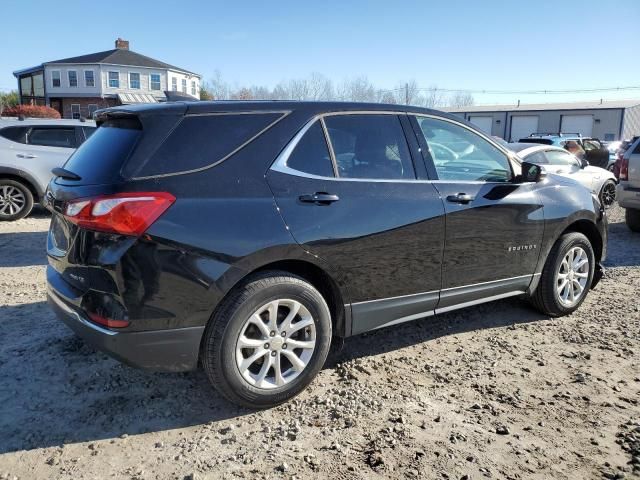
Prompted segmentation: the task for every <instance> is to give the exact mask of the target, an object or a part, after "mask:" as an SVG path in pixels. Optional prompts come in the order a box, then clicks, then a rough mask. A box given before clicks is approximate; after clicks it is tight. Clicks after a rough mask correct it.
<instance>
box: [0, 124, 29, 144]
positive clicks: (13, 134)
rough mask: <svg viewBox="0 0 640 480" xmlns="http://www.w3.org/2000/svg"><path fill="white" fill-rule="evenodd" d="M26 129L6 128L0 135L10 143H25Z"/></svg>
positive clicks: (0, 131)
mask: <svg viewBox="0 0 640 480" xmlns="http://www.w3.org/2000/svg"><path fill="white" fill-rule="evenodd" d="M27 130H29V128H28V127H7V128H3V129H2V130H0V135H1V136H3V137H4V138H6V139H7V140H11V141H12V142H18V143H27Z"/></svg>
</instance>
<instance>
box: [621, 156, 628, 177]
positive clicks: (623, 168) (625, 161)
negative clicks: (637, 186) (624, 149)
mask: <svg viewBox="0 0 640 480" xmlns="http://www.w3.org/2000/svg"><path fill="white" fill-rule="evenodd" d="M619 180H629V159H628V158H625V157H624V156H623V157H622V160H620V177H619Z"/></svg>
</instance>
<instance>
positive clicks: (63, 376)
mask: <svg viewBox="0 0 640 480" xmlns="http://www.w3.org/2000/svg"><path fill="white" fill-rule="evenodd" d="M499 303H500V304H501V305H499V306H496V305H494V306H492V307H487V306H486V305H481V306H478V307H474V308H470V309H466V310H462V311H459V312H456V313H448V314H445V315H442V316H440V317H435V318H434V317H432V318H428V319H423V320H418V321H415V322H409V323H407V324H404V325H400V326H396V327H392V328H388V329H382V330H379V331H377V332H373V333H369V334H365V335H361V336H358V337H353V338H350V339H348V340H347V341H346V344H345V346H344V348H343V349H342V350H341V351H339V352H337V353H336V354H334V355H332V357H331V358H330V360H329V361H328V362H327V365H326V366H325V368H333V367H334V366H335V363H336V362H343V361H346V360H349V359H352V358H357V357H363V356H371V355H377V354H380V353H385V352H390V351H393V350H398V349H401V348H404V347H407V346H409V345H414V344H417V343H420V342H428V341H430V340H434V339H437V338H440V337H443V336H448V335H455V334H458V333H462V332H467V331H470V330H477V329H485V328H499V327H504V326H508V325H513V324H516V323H526V322H535V321H537V320H540V319H543V318H546V317H544V316H543V315H540V314H539V313H536V312H534V311H533V310H531V309H529V308H527V307H526V306H523V305H524V304H523V303H522V302H518V301H516V300H506V301H501V302H499ZM0 325H2V326H3V330H4V333H3V335H2V336H0V364H2V365H3V367H2V369H1V370H0V382H1V384H2V386H3V388H2V389H1V390H0V405H1V406H0V453H6V452H10V451H16V450H22V449H33V448H45V447H51V446H57V445H61V444H63V443H75V442H87V441H94V440H101V439H108V438H115V437H121V436H122V435H125V434H126V435H135V434H140V433H146V432H155V431H164V430H170V429H175V428H183V427H188V426H193V425H201V424H206V423H215V422H218V421H221V420H224V419H230V418H238V417H242V416H244V415H247V414H250V413H252V410H249V409H245V408H240V407H237V406H235V405H233V404H232V403H230V402H228V401H226V400H225V399H223V398H222V397H221V396H220V395H218V393H217V392H215V390H214V389H213V388H212V387H211V386H210V385H209V383H208V382H207V378H206V376H205V374H204V372H203V371H202V370H199V371H196V372H191V373H167V374H162V373H151V372H145V371H140V370H136V369H133V368H129V367H127V366H125V365H122V364H120V363H119V362H117V361H115V360H113V359H111V358H109V357H107V356H106V355H104V354H103V353H100V352H97V351H95V350H94V349H93V348H91V347H90V346H88V345H87V344H86V343H85V342H84V341H82V340H81V339H80V338H78V337H77V336H75V335H74V334H73V333H72V332H71V331H70V330H68V329H67V327H66V326H65V325H64V324H62V323H61V322H60V321H58V320H57V319H56V318H55V316H54V315H53V313H52V312H51V311H50V310H49V308H48V306H47V304H46V302H38V303H31V304H24V305H4V306H0Z"/></svg>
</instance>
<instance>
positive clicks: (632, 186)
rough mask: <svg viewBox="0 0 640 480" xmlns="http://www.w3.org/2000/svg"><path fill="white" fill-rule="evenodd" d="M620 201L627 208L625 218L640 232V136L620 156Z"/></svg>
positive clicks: (631, 226) (633, 228)
mask: <svg viewBox="0 0 640 480" xmlns="http://www.w3.org/2000/svg"><path fill="white" fill-rule="evenodd" d="M619 178H620V184H619V185H618V189H617V195H618V203H619V204H620V206H621V207H623V208H624V209H625V220H626V223H627V225H628V226H629V228H630V229H631V230H633V231H634V232H640V137H636V139H635V141H634V142H633V143H632V144H631V145H629V146H628V147H627V148H626V150H625V151H624V153H623V154H622V156H621V158H620V174H619Z"/></svg>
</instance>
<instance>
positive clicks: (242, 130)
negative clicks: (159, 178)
mask: <svg viewBox="0 0 640 480" xmlns="http://www.w3.org/2000/svg"><path fill="white" fill-rule="evenodd" d="M280 117H282V114H281V113H262V114H260V113H256V114H236V115H234V114H226V115H204V116H192V117H185V118H184V119H183V120H182V121H181V122H180V124H179V125H178V127H177V128H176V129H175V130H174V131H173V133H172V134H171V136H170V137H169V138H168V139H167V140H165V142H164V143H163V144H162V145H161V146H160V148H158V150H157V151H156V152H155V153H154V154H153V156H152V157H151V159H149V161H148V162H147V163H146V165H144V166H143V167H142V169H141V170H140V171H139V172H137V173H136V174H135V176H137V177H147V176H153V175H163V174H167V173H178V172H186V171H189V170H194V169H198V168H203V167H207V166H209V165H211V164H213V163H216V162H218V161H220V160H222V159H223V158H225V157H226V156H227V155H229V154H230V153H232V152H233V151H234V150H236V149H237V148H239V147H241V146H242V145H243V144H244V143H245V142H247V141H248V140H250V139H251V138H252V137H254V136H255V135H257V134H258V133H260V132H261V131H262V130H264V129H265V128H267V127H268V126H269V125H271V124H272V123H273V122H275V121H276V120H277V119H279V118H280Z"/></svg>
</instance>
